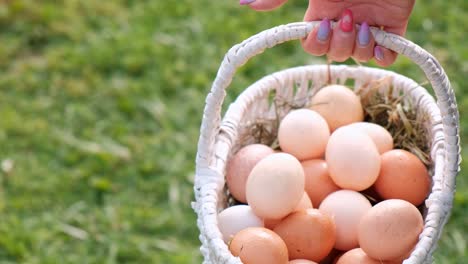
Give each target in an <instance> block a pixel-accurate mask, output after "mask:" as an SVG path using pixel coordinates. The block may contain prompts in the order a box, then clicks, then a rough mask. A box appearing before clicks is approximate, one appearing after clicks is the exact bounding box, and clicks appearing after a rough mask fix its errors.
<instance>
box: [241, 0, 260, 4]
mask: <svg viewBox="0 0 468 264" xmlns="http://www.w3.org/2000/svg"><path fill="white" fill-rule="evenodd" d="M255 1H256V0H239V4H240V5H249V4H251V3H253V2H255Z"/></svg>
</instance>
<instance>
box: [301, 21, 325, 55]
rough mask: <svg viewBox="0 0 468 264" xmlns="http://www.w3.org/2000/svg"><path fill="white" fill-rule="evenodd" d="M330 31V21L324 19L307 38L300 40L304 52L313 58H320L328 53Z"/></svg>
mask: <svg viewBox="0 0 468 264" xmlns="http://www.w3.org/2000/svg"><path fill="white" fill-rule="evenodd" d="M331 34H332V30H331V24H330V20H328V19H327V18H325V19H324V20H322V22H320V25H319V26H318V27H316V28H314V30H312V32H310V33H309V35H308V36H307V38H305V39H302V40H301V43H302V47H303V48H304V50H305V51H306V52H308V53H310V54H312V55H315V56H322V55H324V54H326V53H327V52H328V49H329V46H330V38H331Z"/></svg>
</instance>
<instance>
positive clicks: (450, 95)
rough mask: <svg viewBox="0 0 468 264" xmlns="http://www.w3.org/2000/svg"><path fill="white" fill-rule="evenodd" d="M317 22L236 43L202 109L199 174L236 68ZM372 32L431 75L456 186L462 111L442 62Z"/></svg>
mask: <svg viewBox="0 0 468 264" xmlns="http://www.w3.org/2000/svg"><path fill="white" fill-rule="evenodd" d="M318 24H319V22H317V21H314V22H297V23H291V24H286V25H281V26H277V27H274V28H271V29H268V30H265V31H263V32H260V33H258V34H256V35H254V36H252V37H250V38H248V39H246V40H244V41H243V42H242V43H240V44H237V45H235V46H233V47H232V48H231V49H230V50H229V51H228V52H227V53H226V55H225V57H224V60H223V62H222V63H221V66H220V67H219V70H218V73H217V75H216V79H215V80H214V82H213V85H212V87H211V91H210V93H209V94H208V96H207V97H206V101H205V102H206V105H205V109H204V112H203V120H202V124H201V129H200V138H199V142H198V153H197V158H196V164H197V177H199V176H201V175H199V173H198V172H200V169H203V168H208V167H209V165H210V162H211V158H212V157H214V155H213V151H214V144H215V139H216V135H217V134H218V132H219V128H220V123H221V108H222V104H223V101H224V98H225V95H226V88H227V87H228V86H229V84H230V83H231V81H232V78H233V76H234V74H235V72H236V70H237V69H238V68H239V67H241V66H242V65H244V64H245V63H246V62H247V61H248V60H249V59H250V58H252V57H253V56H255V55H257V54H260V53H262V52H263V51H264V50H265V49H266V48H271V47H274V46H276V45H278V44H281V43H283V42H286V41H290V40H297V39H301V38H304V37H306V36H307V35H308V34H309V32H311V31H312V30H313V29H314V28H315V27H317V26H318ZM371 32H372V34H373V36H374V38H375V42H376V43H377V44H378V45H380V46H383V47H385V48H388V49H390V50H393V51H395V52H397V53H399V54H402V55H405V56H407V57H408V58H409V59H411V60H412V61H413V62H414V63H416V64H417V65H418V66H419V67H420V68H421V69H422V70H423V71H424V73H425V74H426V77H427V78H428V79H429V81H430V83H431V85H432V87H433V89H434V91H435V94H436V97H437V104H438V106H439V108H440V111H441V114H442V123H443V132H444V135H445V143H446V144H445V148H444V151H445V153H444V154H445V155H444V156H445V161H446V163H445V164H446V166H445V168H444V175H446V176H448V177H449V178H450V180H449V182H446V184H448V185H449V186H453V188H454V186H455V176H456V174H457V173H458V171H459V165H460V161H461V158H460V145H459V140H460V138H459V113H458V109H457V103H456V98H455V95H454V91H453V90H452V88H451V85H450V81H449V79H448V77H447V75H446V74H445V72H444V70H443V68H442V67H441V65H440V64H439V62H438V61H437V60H436V59H435V58H434V57H433V56H432V55H431V54H430V53H429V52H427V51H426V50H424V49H423V48H421V47H420V46H418V45H416V44H414V43H413V42H411V41H409V40H407V39H405V38H403V37H401V36H398V35H395V34H391V33H387V32H385V31H382V30H380V29H377V28H371ZM450 161H451V162H450ZM202 174H203V173H202ZM202 177H203V176H202ZM452 178H453V179H452ZM452 181H453V182H452Z"/></svg>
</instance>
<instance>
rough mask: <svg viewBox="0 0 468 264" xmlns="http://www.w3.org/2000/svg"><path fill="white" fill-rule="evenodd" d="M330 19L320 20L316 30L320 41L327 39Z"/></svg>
mask: <svg viewBox="0 0 468 264" xmlns="http://www.w3.org/2000/svg"><path fill="white" fill-rule="evenodd" d="M330 30H331V26H330V20H329V19H328V18H324V19H323V20H322V22H320V25H319V29H318V31H317V39H318V40H320V41H326V40H327V39H328V35H330Z"/></svg>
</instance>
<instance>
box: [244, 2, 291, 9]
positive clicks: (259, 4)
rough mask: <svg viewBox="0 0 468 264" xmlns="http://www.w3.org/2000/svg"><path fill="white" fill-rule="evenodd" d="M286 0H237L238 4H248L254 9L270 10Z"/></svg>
mask: <svg viewBox="0 0 468 264" xmlns="http://www.w3.org/2000/svg"><path fill="white" fill-rule="evenodd" d="M287 1H288V0H239V4H241V5H248V6H249V7H250V8H252V9H253V10H256V11H270V10H273V9H276V8H278V7H280V6H282V5H283V4H284V3H286V2H287Z"/></svg>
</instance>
